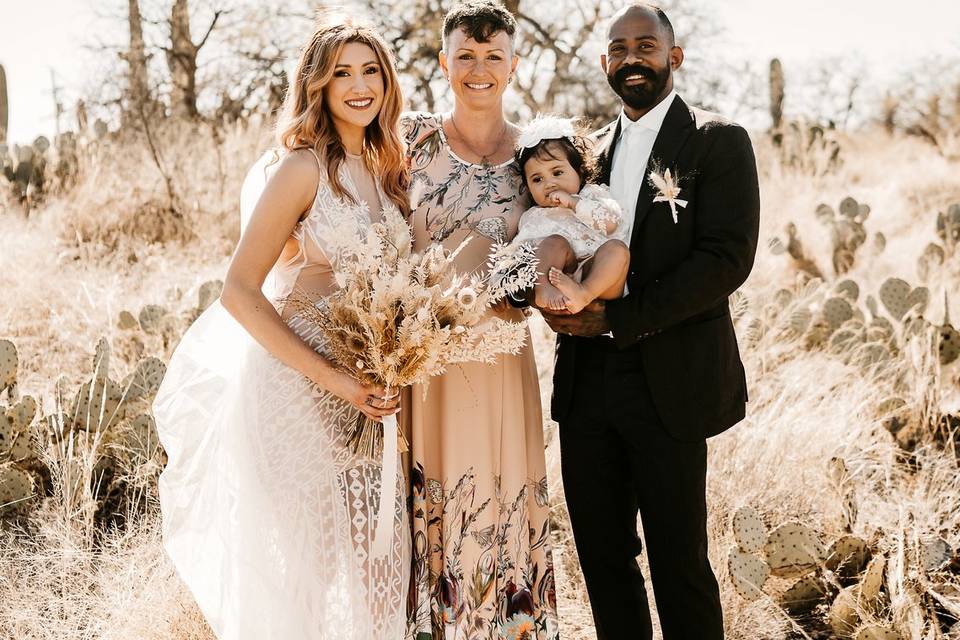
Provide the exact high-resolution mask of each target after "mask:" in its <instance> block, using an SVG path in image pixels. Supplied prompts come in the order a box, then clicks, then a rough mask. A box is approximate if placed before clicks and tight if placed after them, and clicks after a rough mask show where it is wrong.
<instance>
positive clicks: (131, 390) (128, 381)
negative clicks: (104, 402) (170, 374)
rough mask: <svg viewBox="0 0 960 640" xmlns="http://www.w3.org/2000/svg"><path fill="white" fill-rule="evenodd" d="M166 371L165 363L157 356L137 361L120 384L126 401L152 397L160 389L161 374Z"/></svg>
mask: <svg viewBox="0 0 960 640" xmlns="http://www.w3.org/2000/svg"><path fill="white" fill-rule="evenodd" d="M166 372H167V365H165V364H164V363H163V361H162V360H160V359H159V358H153V357H150V358H144V359H143V360H141V361H140V362H138V363H137V368H136V369H134V371H133V373H131V374H130V375H128V376H127V377H126V378H125V379H124V381H123V384H122V387H123V389H125V392H124V399H125V400H126V401H134V400H139V399H141V398H149V397H153V396H154V395H155V394H156V393H157V391H158V390H159V389H160V383H161V382H163V376H164V375H165V374H166Z"/></svg>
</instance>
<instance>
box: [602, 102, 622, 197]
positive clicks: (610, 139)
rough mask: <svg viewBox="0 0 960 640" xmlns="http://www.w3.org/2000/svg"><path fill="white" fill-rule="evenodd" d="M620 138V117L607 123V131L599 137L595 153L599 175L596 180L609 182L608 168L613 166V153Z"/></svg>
mask: <svg viewBox="0 0 960 640" xmlns="http://www.w3.org/2000/svg"><path fill="white" fill-rule="evenodd" d="M619 138H620V118H619V117H618V118H617V119H616V121H615V122H611V123H610V124H608V125H607V131H606V133H604V134H603V135H601V136H600V138H599V146H598V147H597V155H598V157H599V159H600V176H599V178H598V179H597V182H599V183H600V184H606V185H609V184H610V169H611V168H612V166H613V153H614V151H616V150H617V140H618V139H619Z"/></svg>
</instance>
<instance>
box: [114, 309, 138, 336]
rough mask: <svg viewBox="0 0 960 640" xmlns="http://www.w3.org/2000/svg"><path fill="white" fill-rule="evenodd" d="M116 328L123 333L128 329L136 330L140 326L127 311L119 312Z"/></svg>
mask: <svg viewBox="0 0 960 640" xmlns="http://www.w3.org/2000/svg"><path fill="white" fill-rule="evenodd" d="M117 326H118V327H119V328H121V329H123V330H124V331H128V330H130V329H136V328H137V327H139V326H140V323H139V322H137V319H136V318H135V317H133V314H132V313H130V312H129V311H121V312H120V317H119V318H118V319H117Z"/></svg>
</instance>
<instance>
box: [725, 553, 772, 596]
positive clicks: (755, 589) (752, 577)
mask: <svg viewBox="0 0 960 640" xmlns="http://www.w3.org/2000/svg"><path fill="white" fill-rule="evenodd" d="M728 567H729V569H730V581H731V582H733V588H734V590H735V591H736V592H737V593H738V594H739V595H740V597H741V598H743V599H744V600H748V601H753V600H756V599H757V598H759V597H760V596H762V595H763V591H762V590H761V589H762V588H763V585H764V583H765V582H766V581H767V578H768V577H769V576H770V567H769V566H767V563H766V562H764V561H763V560H761V559H760V558H758V557H757V556H755V555H753V554H750V553H744V552H743V551H741V550H740V549H738V548H737V547H733V548H731V549H730V556H729V559H728Z"/></svg>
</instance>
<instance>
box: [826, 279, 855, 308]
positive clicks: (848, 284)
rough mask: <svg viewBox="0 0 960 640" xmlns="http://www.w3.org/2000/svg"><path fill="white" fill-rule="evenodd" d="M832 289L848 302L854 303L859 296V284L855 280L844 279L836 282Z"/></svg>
mask: <svg viewBox="0 0 960 640" xmlns="http://www.w3.org/2000/svg"><path fill="white" fill-rule="evenodd" d="M833 290H834V291H835V292H836V293H837V294H838V295H840V296H842V297H844V298H846V299H847V301H848V302H850V303H854V302H856V301H857V299H859V298H860V285H858V284H857V281H856V280H851V279H849V278H848V279H846V280H842V281H841V282H838V283H837V285H836V286H835V287H834V288H833Z"/></svg>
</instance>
